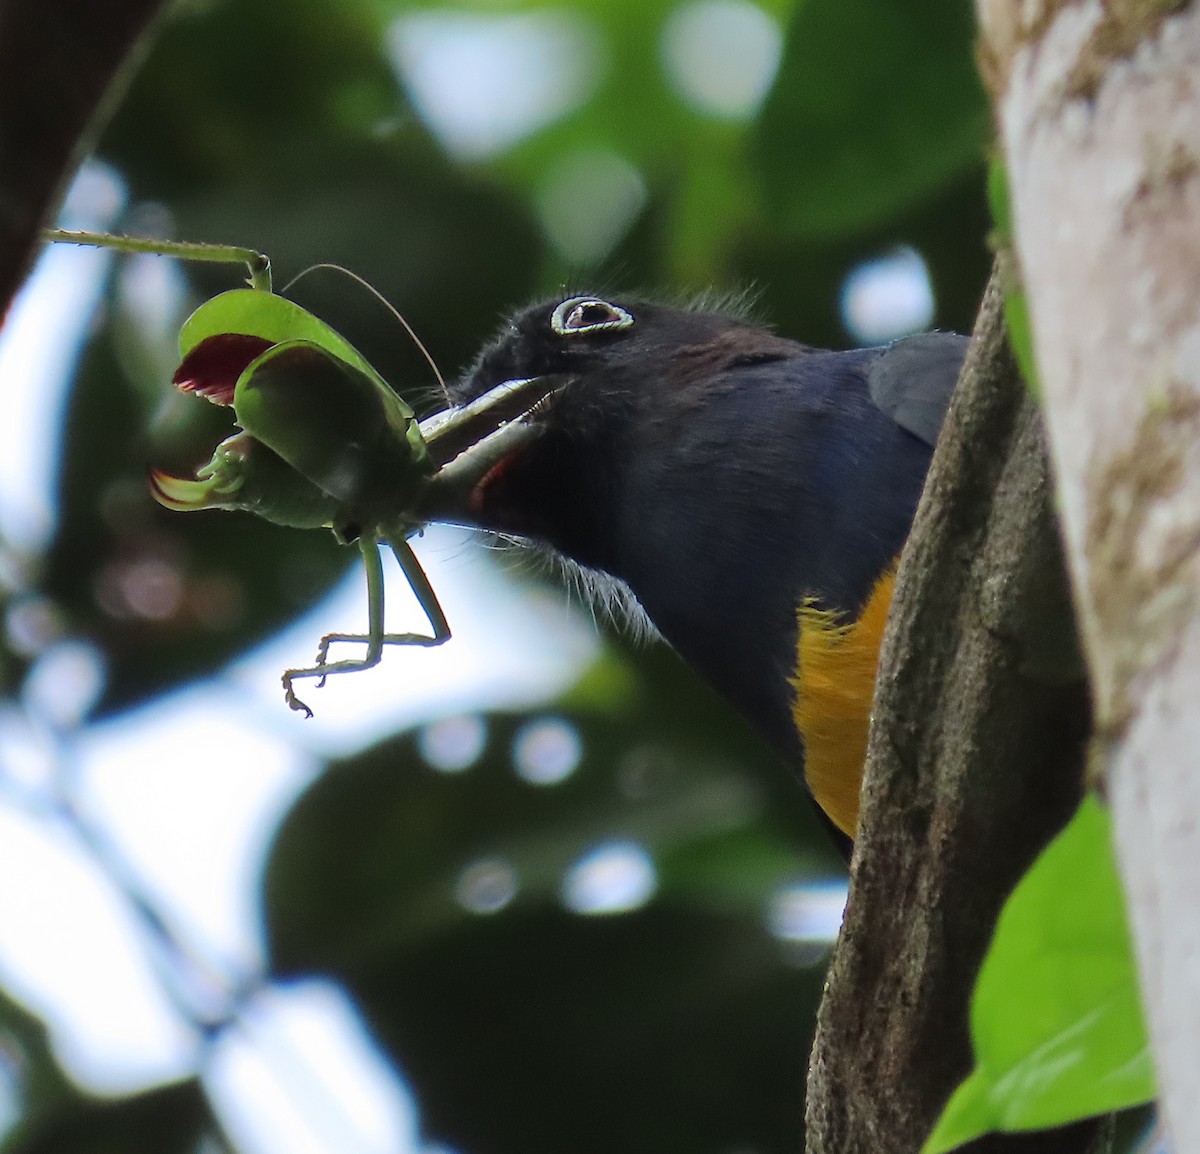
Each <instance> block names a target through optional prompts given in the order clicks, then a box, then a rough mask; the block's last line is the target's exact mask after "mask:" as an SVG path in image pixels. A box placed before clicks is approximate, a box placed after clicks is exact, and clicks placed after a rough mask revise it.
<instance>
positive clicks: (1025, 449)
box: [808, 278, 1094, 1154]
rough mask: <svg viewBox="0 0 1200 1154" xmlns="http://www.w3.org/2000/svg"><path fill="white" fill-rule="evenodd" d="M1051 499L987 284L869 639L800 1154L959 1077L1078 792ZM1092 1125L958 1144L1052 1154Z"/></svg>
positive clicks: (874, 1132) (901, 1145)
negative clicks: (975, 1012) (862, 757)
mask: <svg viewBox="0 0 1200 1154" xmlns="http://www.w3.org/2000/svg"><path fill="white" fill-rule="evenodd" d="M1052 492H1053V486H1052V483H1051V479H1050V475H1049V469H1048V466H1047V458H1046V452H1045V447H1044V439H1043V433H1042V425H1041V418H1040V414H1039V412H1038V407H1037V405H1036V403H1035V402H1034V401H1033V400H1032V399H1030V398H1029V397H1028V396H1027V393H1026V390H1025V387H1024V385H1023V384H1022V382H1021V380H1020V377H1019V374H1018V372H1017V370H1016V367H1015V365H1014V363H1013V360H1012V356H1011V353H1010V351H1009V348H1008V344H1007V340H1006V337H1005V333H1004V328H1003V323H1002V320H1001V316H1000V298H999V292H998V290H997V288H996V284H995V278H993V284H992V286H990V287H989V289H988V293H987V296H986V298H985V301H984V305H983V308H982V310H981V314H980V320H979V323H978V326H977V329H976V333H975V336H974V339H973V342H972V345H971V349H970V351H969V353H968V356H967V363H966V365H965V367H964V370H963V375H962V378H961V379H960V381H959V385H958V391H957V393H956V395H955V399H954V402H953V405H952V407H951V410H950V414H949V416H948V417H947V422H946V425H945V427H944V428H943V431H942V436H941V440H940V442H939V444H938V448H937V451H936V454H935V456H934V461H933V465H932V469H931V472H930V476H929V480H928V482H927V483H926V487H925V492H924V495H923V497H922V500H921V505H920V508H919V509H918V512H917V518H916V523H915V525H914V530H913V534H912V537H911V539H910V541H909V544H908V546H907V548H906V550H905V555H904V559H903V562H902V564H901V567H900V573H899V577H898V582H897V591H896V600H895V603H894V607H893V611H892V617H891V621H890V623H889V626H888V634H887V637H886V638H885V642H884V655H883V659H882V667H881V676H880V682H879V685H878V687H877V690H876V699H875V713H874V717H873V723H872V731H871V739H870V747H869V752H868V766H867V779H866V783H865V787H864V794H863V810H862V819H861V824H860V827H859V839H858V844H857V847H856V851H855V857H854V862H853V866H852V881H851V890H850V901H849V904H848V906H847V910H846V918H845V923H844V925H843V928H842V934H841V938H840V940H839V942H838V946H837V949H836V952H835V954H834V958H833V962H832V966H831V969H830V973H829V981H828V986H827V989H826V993H825V997H824V1000H823V1002H822V1005H821V1010H820V1015H819V1019H818V1025H817V1039H816V1043H815V1046H814V1049H813V1060H812V1066H811V1069H810V1074H809V1094H808V1150H809V1152H810V1154H833V1152H835V1151H836V1152H837V1154H857V1152H861V1154H868V1152H869V1154H888V1152H891V1151H894V1152H896V1154H914V1152H915V1151H916V1150H918V1149H919V1148H920V1145H921V1143H922V1142H923V1141H924V1139H925V1138H926V1137H927V1135H928V1133H929V1131H930V1130H931V1129H932V1126H933V1123H934V1121H935V1120H936V1118H937V1115H938V1113H939V1112H940V1109H941V1107H942V1105H943V1104H944V1102H945V1100H946V1099H947V1098H948V1097H949V1095H950V1092H951V1091H952V1090H953V1088H954V1086H955V1085H956V1084H957V1082H958V1081H959V1079H961V1078H962V1077H963V1076H964V1075H965V1074H966V1072H967V1071H968V1070H969V1068H970V1064H971V1052H970V1045H969V1041H968V1036H967V1004H968V999H969V996H970V992H971V988H972V985H973V982H974V977H975V973H976V971H977V969H978V965H979V962H980V960H981V958H982V955H983V952H984V950H985V949H986V946H987V943H988V941H989V939H990V936H991V932H992V928H993V925H994V922H995V918H996V914H997V912H998V910H999V908H1000V905H1001V904H1002V902H1003V900H1004V898H1005V897H1007V895H1008V893H1009V891H1010V890H1011V888H1012V886H1013V885H1014V883H1015V882H1016V881H1017V879H1018V878H1019V877H1020V875H1021V874H1022V873H1023V871H1024V870H1025V869H1026V867H1027V866H1028V865H1029V863H1030V861H1031V860H1032V859H1033V857H1034V856H1035V855H1036V854H1037V852H1038V851H1039V850H1040V849H1041V848H1042V846H1043V845H1044V844H1045V843H1046V842H1047V841H1048V840H1049V839H1050V838H1051V837H1052V836H1053V835H1054V834H1055V833H1056V832H1057V831H1058V830H1059V829H1060V828H1061V826H1062V825H1063V823H1064V822H1065V821H1066V819H1067V818H1068V817H1069V816H1070V814H1071V813H1072V812H1073V810H1074V807H1075V805H1076V803H1077V801H1078V799H1079V796H1080V792H1081V786H1082V778H1083V754H1084V750H1085V747H1086V741H1087V735H1088V732H1089V723H1090V710H1089V702H1088V693H1087V687H1086V684H1085V681H1084V677H1083V671H1082V661H1081V659H1080V657H1079V653H1078V648H1077V646H1076V645H1075V641H1074V638H1075V634H1074V625H1073V619H1072V610H1071V606H1070V598H1069V593H1068V587H1067V581H1066V576H1065V570H1064V567H1063V560H1062V552H1061V546H1060V542H1059V537H1058V531H1057V527H1056V524H1055V518H1054V516H1053V513H1052V511H1051V500H1052ZM1093 1133H1094V1127H1093V1126H1091V1125H1084V1126H1080V1127H1075V1128H1072V1129H1071V1130H1068V1131H1060V1132H1055V1133H1050V1134H1039V1135H1023V1136H1019V1137H1015V1138H1001V1137H997V1136H991V1137H988V1138H986V1139H983V1140H981V1142H979V1143H977V1144H975V1145H973V1146H972V1147H971V1149H974V1150H984V1149H987V1150H1001V1149H1003V1150H1011V1151H1018V1150H1020V1151H1022V1152H1025V1151H1028V1152H1033V1151H1041V1150H1055V1151H1059V1152H1066V1151H1071V1150H1080V1149H1084V1148H1086V1147H1087V1145H1088V1143H1089V1142H1090V1140H1091V1137H1092V1135H1093Z"/></svg>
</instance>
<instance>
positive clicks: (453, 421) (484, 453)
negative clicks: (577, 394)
mask: <svg viewBox="0 0 1200 1154" xmlns="http://www.w3.org/2000/svg"><path fill="white" fill-rule="evenodd" d="M565 383H566V377H565V376H563V375H561V374H554V375H548V376H543V377H529V378H528V379H525V380H517V381H503V382H501V383H500V384H498V385H496V386H495V387H494V388H491V389H489V390H488V391H487V392H486V393H483V394H481V395H480V396H478V397H476V398H475V399H474V400H473V401H470V402H468V403H467V404H465V405H459V406H457V407H455V408H451V409H445V410H443V411H442V412H440V413H435V414H434V415H433V416H432V417H427V418H426V419H425V420H424V421H422V422H421V436H422V437H423V438H424V440H425V444H426V445H427V447H428V449H429V452H430V455H431V456H432V457H433V460H434V462H435V464H436V465H437V466H438V468H437V471H436V472H435V473H434V475H433V476H432V477H431V478H430V480H429V482H428V483H427V484H426V486H425V488H424V491H423V492H422V495H421V498H420V500H419V501H418V504H417V507H416V509H414V510H413V512H414V513H415V514H416V515H417V516H418V517H419V519H420V520H421V521H422V522H429V521H444V522H449V523H452V524H455V523H457V524H464V523H465V524H472V523H473V521H474V518H473V517H472V496H473V494H474V493H475V491H476V489H477V487H478V485H479V483H480V482H481V481H482V480H483V479H484V478H485V477H486V476H487V475H488V474H489V473H490V472H491V471H492V470H493V469H495V468H496V467H497V466H498V465H499V464H500V463H501V462H502V461H504V460H505V459H506V458H508V457H510V456H511V455H512V454H513V453H515V452H517V451H518V450H520V449H522V448H524V447H525V446H526V445H527V444H529V443H530V442H531V441H533V440H536V438H537V437H538V436H539V435H540V434H541V431H542V429H541V425H540V422H539V421H538V419H537V416H536V413H535V410H536V409H537V407H538V406H539V405H540V404H541V403H542V402H543V401H545V400H546V399H547V398H549V397H551V396H553V394H555V393H556V392H558V391H559V390H560V389H561V388H562V387H563V385H564V384H565Z"/></svg>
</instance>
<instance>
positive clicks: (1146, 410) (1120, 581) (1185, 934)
mask: <svg viewBox="0 0 1200 1154" xmlns="http://www.w3.org/2000/svg"><path fill="white" fill-rule="evenodd" d="M1038 7H1039V6H1038V5H1032V6H1029V5H1026V6H1025V7H1021V8H1018V7H1017V6H1014V5H1013V4H1011V3H1009V2H1007V0H980V5H979V10H980V16H981V21H982V25H983V32H984V46H983V47H984V59H985V61H986V64H987V71H988V73H989V77H988V79H989V83H990V84H991V86H992V88H993V94H994V100H995V105H996V109H997V114H998V119H999V123H1000V128H1001V133H1002V137H1003V145H1004V152H1005V160H1006V165H1007V169H1008V174H1009V184H1010V190H1011V196H1012V206H1013V214H1014V229H1015V241H1016V249H1017V255H1018V257H1019V261H1020V268H1021V277H1022V281H1023V285H1024V289H1025V294H1026V299H1027V302H1028V306H1029V309H1030V313H1031V317H1032V324H1033V332H1034V351H1035V354H1036V360H1037V365H1038V372H1039V375H1040V377H1041V382H1042V387H1043V389H1044V393H1045V408H1046V415H1047V421H1048V425H1049V432H1050V443H1051V450H1052V454H1053V458H1054V464H1055V470H1056V472H1057V474H1058V481H1059V493H1060V498H1061V506H1062V515H1063V520H1064V525H1065V530H1066V539H1067V545H1068V552H1069V561H1070V566H1071V571H1072V574H1073V577H1074V582H1075V587H1076V590H1077V597H1078V602H1079V610H1080V620H1081V624H1082V632H1083V638H1084V646H1085V650H1086V652H1087V656H1088V663H1089V666H1090V669H1091V674H1092V679H1093V683H1094V685H1095V695H1096V710H1097V732H1098V735H1099V736H1098V739H1097V744H1096V751H1095V753H1096V756H1095V759H1094V764H1095V767H1096V773H1097V775H1098V777H1101V778H1102V779H1103V783H1104V784H1105V785H1106V787H1107V791H1108V795H1109V798H1110V800H1111V802H1112V805H1113V811H1114V820H1115V827H1116V838H1117V851H1118V857H1119V859H1120V865H1121V870H1122V873H1123V875H1124V880H1125V886H1126V891H1127V894H1128V897H1129V905H1130V910H1131V914H1132V921H1133V929H1134V936H1135V940H1136V947H1137V953H1138V960H1139V963H1140V967H1141V973H1142V990H1143V997H1144V1000H1145V1003H1146V1008H1147V1011H1148V1016H1149V1024H1150V1033H1151V1037H1152V1040H1153V1045H1154V1050H1155V1054H1156V1058H1157V1062H1158V1072H1159V1081H1160V1086H1161V1090H1162V1092H1163V1104H1164V1108H1165V1113H1166V1120H1167V1124H1168V1128H1169V1129H1170V1131H1171V1133H1172V1135H1173V1138H1174V1143H1173V1145H1174V1148H1175V1149H1178V1150H1196V1149H1200V1098H1198V1097H1197V1093H1196V1091H1197V1089H1198V1088H1200V1045H1198V1044H1197V1038H1200V772H1197V764H1196V758H1197V750H1198V749H1200V612H1198V610H1200V10H1198V8H1197V6H1196V5H1195V4H1189V5H1180V4H1177V3H1164V2H1162V0H1158V2H1154V0H1141V2H1139V3H1132V2H1128V0H1126V2H1122V3H1117V2H1115V0H1114V2H1110V3H1107V4H1100V3H1097V2H1096V0H1091V2H1088V3H1069V4H1056V5H1044V6H1043V7H1044V8H1045V10H1044V11H1033V10H1031V9H1037V8H1038Z"/></svg>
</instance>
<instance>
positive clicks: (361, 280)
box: [279, 261, 453, 407]
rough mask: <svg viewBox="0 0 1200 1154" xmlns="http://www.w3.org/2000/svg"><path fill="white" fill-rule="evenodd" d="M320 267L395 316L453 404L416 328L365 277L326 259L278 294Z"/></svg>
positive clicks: (307, 270) (435, 364) (446, 399)
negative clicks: (353, 285) (343, 278)
mask: <svg viewBox="0 0 1200 1154" xmlns="http://www.w3.org/2000/svg"><path fill="white" fill-rule="evenodd" d="M321 269H328V270H330V271H331V272H340V273H342V274H343V275H344V276H348V277H349V278H350V279H351V280H352V281H355V282H356V283H357V284H359V285H361V286H362V287H363V288H365V289H366V290H367V292H369V293H370V294H371V295H372V296H373V297H374V298H375V299H376V300H377V301H378V302H379V303H380V304H381V305H383V307H384V308H385V309H387V311H388V312H389V313H391V314H392V316H393V317H395V318H396V320H398V321H399V322H400V325H401V327H402V328H403V329H404V331H405V332H406V333H407V334H408V336H409V339H410V340H411V341H412V343H413V344H414V345H416V346H417V348H418V349H419V350H420V353H421V356H423V357H424V358H425V363H426V364H428V365H429V367H430V368H431V369H432V370H433V375H434V376H435V377H436V378H437V383H438V388H439V389H440V390H441V393H442V399H443V400H444V401H445V402H446V405H447V407H450V406H451V405H452V404H453V402H452V401H451V400H450V390H449V389H448V388H447V387H446V379H445V377H443V376H442V371H441V369H439V368H438V367H437V361H435V360H434V359H433V356H432V354H431V353H430V351H429V350H428V349H427V348H426V347H425V344H424V342H423V341H422V340H421V338H420V337H419V336H417V334H416V330H415V329H414V328H413V327H412V325H410V324H409V323H408V321H407V320H405V319H404V314H403V313H402V312H401V311H400V310H399V309H398V308H396V306H395V305H394V304H392V302H391V301H390V300H388V299H387V297H385V296H384V295H383V293H381V292H380V291H379V290H378V289H377V288H376V287H375V286H374V285H373V284H371V282H370V281H369V280H367V279H366V278H365V277H361V276H359V275H358V273H356V272H353V271H352V270H350V269H348V268H346V267H345V265H340V264H331V263H329V262H327V261H322V262H321V263H320V264H313V265H309V266H308V268H306V269H303V270H302V271H300V272H298V273H297V274H296V275H295V276H294V277H292V279H291V280H290V281H288V282H287V284H285V285H284V286H283V288H282V289H280V290H279V295H280V296H282V295H283V294H284V293H286V292H287V291H288V289H290V288H291V287H292V286H293V285H295V284H296V282H297V281H299V280H300V279H301V278H302V277H306V276H308V274H309V273H310V272H317V271H318V270H321Z"/></svg>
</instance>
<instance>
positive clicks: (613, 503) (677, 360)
mask: <svg viewBox="0 0 1200 1154" xmlns="http://www.w3.org/2000/svg"><path fill="white" fill-rule="evenodd" d="M797 347H798V346H796V345H795V344H793V343H792V342H788V341H783V340H781V339H780V338H777V337H775V336H774V335H773V334H771V333H770V332H768V331H766V330H764V329H762V328H760V327H757V326H754V325H752V324H750V323H749V322H748V321H746V320H745V319H744V317H743V316H741V315H740V314H739V313H738V312H737V311H736V310H734V311H730V310H728V309H717V308H705V307H697V308H677V307H672V306H669V305H664V304H659V303H654V302H651V301H648V300H644V299H638V298H627V297H623V296H618V297H601V296H598V295H573V296H569V297H566V298H565V299H564V298H558V299H553V300H549V301H544V302H541V303H539V304H536V305H532V306H530V307H528V308H525V309H523V310H522V311H520V312H518V313H516V314H515V315H514V316H513V317H512V318H511V319H509V320H508V321H507V322H506V323H505V324H504V325H503V327H502V328H501V330H500V332H499V333H498V335H497V336H496V337H495V338H494V339H493V340H492V341H491V342H490V343H488V344H487V345H486V346H485V347H484V348H483V349H482V351H481V352H480V353H479V355H478V357H477V358H476V360H475V362H474V364H473V365H472V366H471V368H470V369H469V370H468V371H467V372H466V373H465V374H464V375H463V376H462V378H461V379H460V380H459V381H458V382H457V383H456V384H455V385H454V386H453V388H452V396H453V399H454V400H455V402H456V403H458V404H460V405H461V404H465V403H467V402H470V401H472V400H475V399H476V398H479V397H481V396H484V395H486V394H487V393H488V392H489V390H492V389H494V388H496V387H497V386H499V385H501V384H502V383H503V382H506V381H512V380H520V379H527V378H535V377H537V378H553V379H554V380H555V381H556V382H557V386H558V387H556V388H555V389H554V390H553V392H551V393H550V395H549V396H548V397H547V398H546V399H545V400H544V401H543V402H541V403H540V404H539V405H538V406H537V407H536V408H535V409H534V411H533V412H532V413H531V414H529V415H528V416H527V417H526V418H525V420H526V421H527V422H533V423H535V424H536V425H537V426H538V433H537V435H536V436H533V437H531V438H530V439H528V440H526V441H525V442H523V443H522V444H521V446H520V447H519V448H517V449H516V450H514V451H513V452H512V453H511V454H509V455H507V456H505V457H503V458H502V459H501V460H500V461H498V462H497V463H495V464H494V465H492V466H491V467H490V468H489V469H488V470H487V472H486V473H484V474H483V475H482V476H481V477H480V478H479V479H478V481H477V483H476V484H475V486H474V488H473V489H472V491H471V492H470V495H469V502H468V503H469V506H470V509H469V514H468V518H467V519H469V520H472V521H473V522H475V523H476V524H479V525H482V526H483V527H485V528H489V529H493V530H496V531H499V532H503V533H509V534H513V535H517V536H521V537H527V538H531V539H534V540H537V541H540V542H542V543H545V544H547V545H550V546H552V547H554V548H555V549H557V550H559V551H560V552H562V553H563V554H565V555H566V556H568V557H570V558H572V559H573V560H576V561H578V562H580V563H581V564H584V565H587V566H592V567H596V568H600V569H605V570H607V571H609V572H615V573H617V574H618V575H621V576H624V575H625V574H624V573H622V572H621V570H622V564H621V561H622V559H621V557H620V552H621V543H622V538H623V532H622V529H623V526H622V524H621V521H622V518H625V517H628V516H630V515H635V514H636V512H637V509H638V507H639V504H640V501H639V500H638V497H639V491H640V490H641V488H642V486H643V485H644V484H645V480H646V472H647V469H650V470H651V471H652V470H653V469H654V468H655V467H659V466H661V465H663V464H664V462H665V461H666V460H668V459H669V458H670V457H671V456H672V455H673V454H672V451H671V449H670V446H671V445H676V446H678V445H679V444H680V443H681V434H683V433H684V432H685V429H684V426H685V425H690V428H691V430H692V432H693V433H695V432H697V431H698V430H697V426H696V417H697V414H698V413H701V412H703V411H704V409H705V407H706V406H705V401H706V399H707V397H708V395H709V394H711V393H712V391H713V390H714V389H719V388H720V387H721V385H720V382H721V379H722V376H723V374H724V373H725V372H726V371H727V370H729V369H731V368H733V367H735V366H737V365H739V364H747V363H761V362H762V361H763V360H767V359H772V358H775V359H778V358H782V357H783V356H785V355H788V354H793V355H794V353H795V351H796V349H797ZM683 439H685V440H690V441H691V442H692V448H693V450H695V451H694V452H693V453H692V456H691V458H690V464H691V465H692V466H694V467H696V468H702V467H703V466H704V460H705V454H706V452H716V451H719V448H718V442H719V441H720V440H721V439H722V438H721V435H720V433H719V431H717V430H712V435H711V436H709V437H708V438H707V439H708V440H709V442H710V444H709V445H708V447H707V449H706V448H705V446H704V445H703V444H701V443H700V441H698V440H696V439H695V438H694V437H693V438H683Z"/></svg>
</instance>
